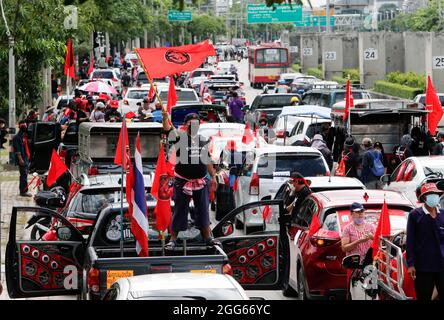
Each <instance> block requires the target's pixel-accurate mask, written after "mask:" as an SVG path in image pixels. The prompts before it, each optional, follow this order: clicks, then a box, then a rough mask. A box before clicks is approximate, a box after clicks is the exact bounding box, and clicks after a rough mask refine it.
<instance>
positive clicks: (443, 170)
mask: <svg viewBox="0 0 444 320" xmlns="http://www.w3.org/2000/svg"><path fill="white" fill-rule="evenodd" d="M424 174H425V175H426V177H434V176H435V177H438V178H443V177H444V167H443V166H436V167H435V166H432V165H429V166H425V167H424Z"/></svg>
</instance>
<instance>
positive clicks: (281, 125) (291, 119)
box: [274, 116, 299, 131]
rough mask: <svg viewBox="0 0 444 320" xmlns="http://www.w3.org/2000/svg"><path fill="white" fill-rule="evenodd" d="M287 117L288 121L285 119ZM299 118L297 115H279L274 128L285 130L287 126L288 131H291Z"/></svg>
mask: <svg viewBox="0 0 444 320" xmlns="http://www.w3.org/2000/svg"><path fill="white" fill-rule="evenodd" d="M285 119H286V120H287V121H285ZM298 120H299V119H298V118H297V117H293V116H288V117H279V119H278V121H276V122H275V124H274V129H276V130H284V129H285V126H287V131H290V130H291V129H292V128H293V127H294V125H295V123H296V122H297V121H298Z"/></svg>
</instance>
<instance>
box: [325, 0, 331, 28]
mask: <svg viewBox="0 0 444 320" xmlns="http://www.w3.org/2000/svg"><path fill="white" fill-rule="evenodd" d="M325 11H326V13H325V18H326V22H325V26H326V28H325V32H326V33H327V34H328V33H330V0H327V4H326V7H325Z"/></svg>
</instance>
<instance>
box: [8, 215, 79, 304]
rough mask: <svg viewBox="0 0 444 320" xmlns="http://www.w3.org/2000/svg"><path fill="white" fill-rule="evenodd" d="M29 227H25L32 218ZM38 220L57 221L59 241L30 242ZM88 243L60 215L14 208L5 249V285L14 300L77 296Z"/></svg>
mask: <svg viewBox="0 0 444 320" xmlns="http://www.w3.org/2000/svg"><path fill="white" fill-rule="evenodd" d="M31 217H32V219H31V220H29V221H32V222H31V223H29V224H28V226H25V225H24V222H25V221H27V219H29V218H31ZM35 217H39V218H48V217H50V218H53V219H55V220H56V221H57V228H56V230H57V235H58V239H61V238H63V239H65V240H63V241H62V240H56V241H36V240H28V239H30V233H31V232H30V231H31V228H30V227H31V226H32V224H33V223H35V222H37V221H38V220H39V219H36V218H35ZM84 245H85V240H84V239H83V237H82V235H81V233H80V232H79V231H78V230H77V229H76V228H75V227H74V226H73V225H72V224H71V223H69V221H67V220H66V219H65V218H64V217H63V216H61V215H59V214H58V213H57V212H55V211H52V210H49V209H46V208H41V207H13V209H12V215H11V222H10V229H9V240H8V244H7V247H6V283H7V287H8V293H9V296H10V297H11V298H28V297H41V296H56V295H76V294H79V293H80V291H81V285H82V282H81V279H83V277H82V272H81V270H82V269H81V268H80V266H81V265H82V263H83V254H84Z"/></svg>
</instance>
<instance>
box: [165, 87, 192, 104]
mask: <svg viewBox="0 0 444 320" xmlns="http://www.w3.org/2000/svg"><path fill="white" fill-rule="evenodd" d="M157 92H158V93H159V97H160V100H162V103H163V104H165V105H166V103H167V100H168V88H167V87H164V86H162V87H158V89H157ZM176 96H177V103H176V105H178V106H180V105H186V104H193V103H199V102H200V99H199V96H198V95H197V93H196V91H195V90H194V89H190V88H179V87H176Z"/></svg>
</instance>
